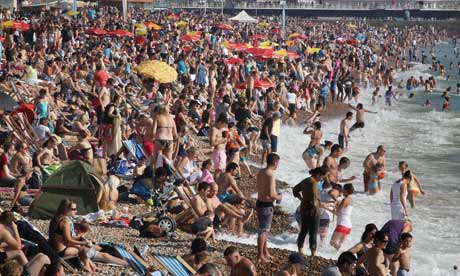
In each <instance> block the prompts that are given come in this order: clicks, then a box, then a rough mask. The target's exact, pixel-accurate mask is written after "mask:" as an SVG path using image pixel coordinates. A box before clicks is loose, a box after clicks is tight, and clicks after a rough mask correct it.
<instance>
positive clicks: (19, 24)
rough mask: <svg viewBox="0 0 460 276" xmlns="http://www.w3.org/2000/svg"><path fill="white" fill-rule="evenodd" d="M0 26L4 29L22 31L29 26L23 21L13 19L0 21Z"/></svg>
mask: <svg viewBox="0 0 460 276" xmlns="http://www.w3.org/2000/svg"><path fill="white" fill-rule="evenodd" d="M1 26H2V27H3V28H5V29H14V30H20V31H22V32H24V31H27V30H28V29H29V28H30V24H28V23H26V22H24V21H13V20H9V21H5V22H2V24H1Z"/></svg>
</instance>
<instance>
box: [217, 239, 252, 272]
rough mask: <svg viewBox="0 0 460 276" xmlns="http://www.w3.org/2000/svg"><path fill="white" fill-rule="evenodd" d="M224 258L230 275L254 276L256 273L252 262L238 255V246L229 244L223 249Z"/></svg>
mask: <svg viewBox="0 0 460 276" xmlns="http://www.w3.org/2000/svg"><path fill="white" fill-rule="evenodd" d="M224 258H225V260H226V261H227V265H228V266H229V267H230V269H231V272H230V276H255V275H257V272H256V268H255V266H254V264H253V263H252V262H251V261H250V260H249V259H248V258H245V257H242V256H241V255H240V252H239V251H238V248H236V247H235V246H229V247H227V249H225V251H224Z"/></svg>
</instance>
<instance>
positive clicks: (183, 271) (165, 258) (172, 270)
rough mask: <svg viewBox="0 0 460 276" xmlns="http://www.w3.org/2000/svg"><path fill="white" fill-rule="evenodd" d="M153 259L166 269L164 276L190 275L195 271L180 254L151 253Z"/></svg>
mask: <svg viewBox="0 0 460 276" xmlns="http://www.w3.org/2000/svg"><path fill="white" fill-rule="evenodd" d="M153 257H154V259H155V260H156V261H157V262H158V263H159V264H160V265H161V266H162V267H164V269H166V270H167V271H168V274H167V275H165V276H169V275H171V276H191V275H193V274H195V273H196V271H195V270H194V269H193V268H192V267H191V266H190V265H189V264H188V263H187V262H186V261H184V260H183V259H182V258H181V257H180V256H174V255H164V254H156V253H154V254H153Z"/></svg>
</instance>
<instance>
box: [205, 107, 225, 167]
mask: <svg viewBox="0 0 460 276" xmlns="http://www.w3.org/2000/svg"><path fill="white" fill-rule="evenodd" d="M227 123H228V120H227V117H224V116H221V117H220V118H218V119H217V122H216V124H215V125H214V126H213V127H212V129H211V134H210V139H209V141H210V144H211V147H213V149H214V151H213V152H212V162H213V163H214V170H215V173H216V175H219V174H220V173H222V172H224V170H225V166H226V165H227V155H226V153H225V145H226V144H227V138H226V133H225V130H226V128H227Z"/></svg>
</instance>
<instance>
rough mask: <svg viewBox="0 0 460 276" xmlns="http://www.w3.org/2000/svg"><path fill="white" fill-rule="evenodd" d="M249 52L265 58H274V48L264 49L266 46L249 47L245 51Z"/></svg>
mask: <svg viewBox="0 0 460 276" xmlns="http://www.w3.org/2000/svg"><path fill="white" fill-rule="evenodd" d="M244 52H245V53H247V54H252V55H254V56H257V57H263V58H272V57H273V52H274V51H273V49H264V48H257V47H254V48H249V49H246V50H245V51H244Z"/></svg>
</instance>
